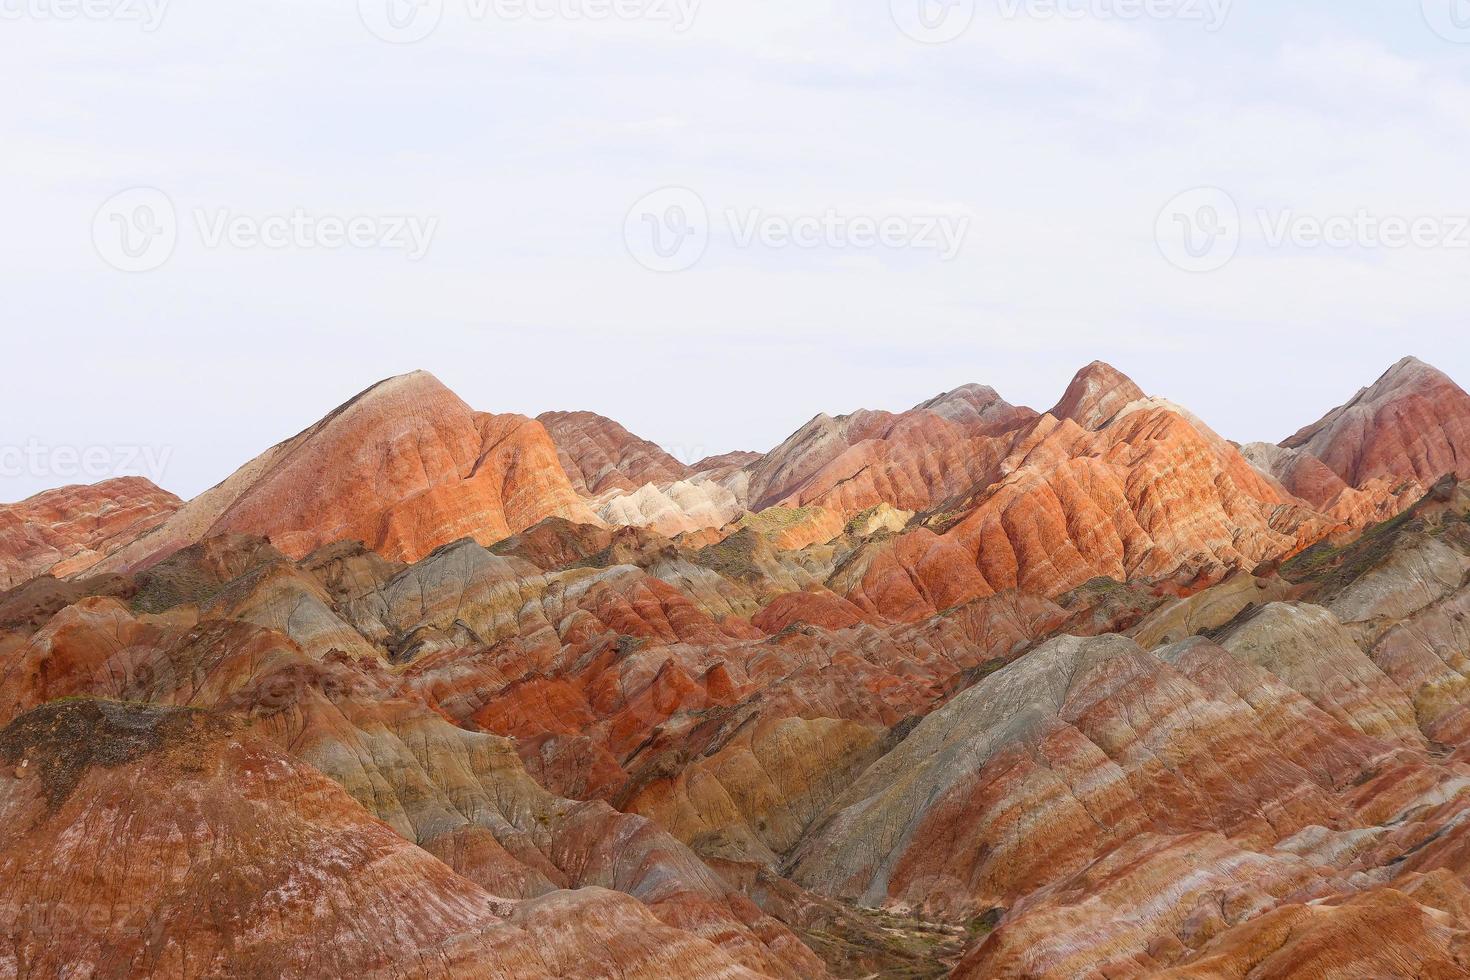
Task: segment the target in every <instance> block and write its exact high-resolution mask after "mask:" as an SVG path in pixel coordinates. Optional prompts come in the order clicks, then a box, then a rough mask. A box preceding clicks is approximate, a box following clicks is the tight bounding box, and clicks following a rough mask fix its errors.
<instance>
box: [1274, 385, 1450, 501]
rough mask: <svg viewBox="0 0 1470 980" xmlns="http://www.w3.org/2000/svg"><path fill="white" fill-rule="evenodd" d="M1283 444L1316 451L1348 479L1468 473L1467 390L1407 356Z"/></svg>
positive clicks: (1429, 479) (1423, 478) (1356, 483)
mask: <svg viewBox="0 0 1470 980" xmlns="http://www.w3.org/2000/svg"><path fill="white" fill-rule="evenodd" d="M1281 445H1282V447H1283V448H1285V449H1299V450H1302V451H1304V452H1307V453H1310V454H1311V455H1312V456H1315V457H1316V458H1317V459H1319V460H1321V461H1322V462H1323V463H1324V464H1325V465H1326V466H1327V468H1328V469H1330V470H1332V472H1334V473H1336V474H1337V475H1338V476H1339V477H1340V478H1341V479H1342V480H1343V482H1345V483H1346V484H1347V485H1348V486H1352V487H1362V486H1364V485H1366V484H1367V483H1369V482H1370V481H1372V480H1374V479H1377V478H1379V477H1389V478H1391V479H1416V480H1418V481H1419V482H1420V483H1421V484H1423V485H1424V486H1429V485H1430V484H1432V483H1433V482H1434V481H1435V480H1438V479H1439V478H1440V477H1442V476H1444V475H1445V474H1447V473H1461V474H1465V475H1470V395H1467V394H1466V393H1465V392H1464V390H1463V389H1461V388H1460V386H1459V385H1457V384H1455V383H1454V382H1453V381H1451V380H1450V379H1449V377H1447V376H1446V375H1445V374H1443V373H1442V372H1440V371H1437V370H1435V369H1434V368H1432V367H1430V366H1429V365H1428V364H1425V363H1424V362H1423V361H1421V360H1419V359H1418V358H1414V357H1406V358H1404V359H1403V360H1402V361H1399V362H1398V363H1397V364H1395V365H1394V366H1393V367H1391V368H1389V369H1388V371H1387V372H1386V373H1385V374H1384V375H1383V377H1381V378H1379V379H1378V380H1377V381H1376V382H1374V383H1373V385H1372V386H1370V387H1368V388H1364V389H1363V390H1361V391H1359V392H1358V393H1357V395H1356V396H1354V397H1353V399H1352V401H1350V402H1348V403H1347V404H1346V405H1343V406H1342V407H1340V408H1335V409H1333V410H1332V411H1331V412H1328V413H1327V414H1326V415H1325V416H1323V417H1322V418H1321V419H1320V420H1319V421H1317V422H1316V423H1314V424H1312V425H1309V426H1307V427H1306V428H1304V429H1302V430H1301V431H1300V432H1298V433H1297V434H1296V435H1294V436H1292V437H1291V438H1289V439H1286V440H1284V441H1283V442H1282V443H1281Z"/></svg>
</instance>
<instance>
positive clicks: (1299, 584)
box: [0, 358, 1470, 980]
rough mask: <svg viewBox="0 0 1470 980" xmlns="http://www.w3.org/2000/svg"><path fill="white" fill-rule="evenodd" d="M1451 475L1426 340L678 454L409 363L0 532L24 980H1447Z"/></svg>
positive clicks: (6, 844) (1467, 495) (1465, 609)
mask: <svg viewBox="0 0 1470 980" xmlns="http://www.w3.org/2000/svg"><path fill="white" fill-rule="evenodd" d="M1346 393H1347V392H1346V391H1345V392H1344V394H1346ZM1299 421H1300V420H1287V421H1286V422H1285V423H1284V424H1283V430H1286V429H1288V428H1290V427H1291V426H1292V425H1294V424H1297V422H1299ZM1462 478H1463V479H1467V480H1470V395H1467V394H1466V393H1465V391H1463V390H1462V389H1461V388H1460V387H1459V386H1458V385H1456V384H1455V382H1454V381H1452V380H1451V379H1450V378H1449V377H1448V376H1446V375H1445V374H1443V373H1442V372H1440V371H1438V370H1436V369H1434V368H1433V367H1431V366H1429V365H1428V364H1426V363H1424V362H1422V361H1419V360H1417V359H1415V358H1405V359H1404V360H1402V361H1400V362H1398V363H1397V364H1394V365H1393V366H1392V367H1390V368H1389V369H1388V370H1387V372H1386V373H1384V374H1383V376H1382V377H1380V378H1379V379H1378V380H1377V381H1375V382H1374V383H1373V384H1371V385H1369V386H1368V387H1366V388H1363V389H1361V390H1360V391H1358V392H1357V394H1355V395H1353V396H1352V397H1350V398H1349V399H1348V400H1347V401H1345V402H1344V404H1343V405H1342V406H1341V407H1339V408H1335V409H1333V410H1332V411H1330V412H1328V413H1327V414H1326V415H1325V416H1323V418H1321V419H1320V420H1318V421H1316V422H1315V423H1312V424H1310V425H1307V426H1305V427H1303V428H1301V429H1300V430H1299V431H1297V432H1296V433H1295V434H1294V435H1291V436H1289V437H1287V438H1285V439H1283V440H1282V441H1281V442H1280V443H1275V444H1272V443H1252V444H1247V445H1239V444H1236V443H1232V442H1230V441H1228V440H1226V439H1224V438H1222V437H1221V436H1219V435H1218V434H1216V433H1215V432H1214V431H1213V430H1211V429H1210V427H1209V426H1208V425H1207V424H1206V423H1205V422H1204V421H1202V420H1201V419H1199V418H1198V417H1196V416H1195V415H1193V414H1192V413H1191V412H1190V411H1188V409H1186V408H1184V407H1181V406H1179V405H1176V404H1173V403H1171V402H1169V401H1166V400H1164V399H1161V398H1157V397H1152V396H1150V395H1148V394H1147V393H1146V392H1144V391H1142V390H1141V389H1140V388H1139V387H1138V386H1137V385H1135V384H1134V383H1133V382H1132V381H1131V380H1130V379H1129V378H1128V377H1126V376H1125V375H1124V374H1123V373H1121V372H1120V371H1118V370H1117V369H1115V368H1113V367H1111V366H1109V365H1107V364H1103V363H1100V362H1094V363H1092V364H1089V365H1087V366H1086V367H1084V368H1082V369H1081V370H1080V371H1078V372H1077V374H1076V376H1075V377H1074V378H1073V380H1072V382H1071V383H1070V384H1069V385H1068V386H1067V388H1066V390H1065V391H1064V392H1062V393H1061V395H1060V397H1059V400H1058V401H1057V402H1056V404H1055V405H1053V406H1052V407H1050V408H1049V409H1047V410H1045V411H1036V410H1033V409H1031V408H1026V407H1023V406H1016V405H1012V404H1010V403H1008V402H1007V401H1006V400H1005V399H1004V398H1003V397H1002V396H1001V395H1000V394H998V393H997V392H996V391H995V390H993V389H991V388H989V387H985V386H982V385H978V384H975V385H967V386H965V387H962V388H958V389H956V390H954V391H950V392H946V393H944V394H940V395H937V396H936V397H934V398H932V399H929V400H927V401H925V402H923V403H922V404H920V405H917V406H915V407H913V408H911V409H909V410H907V411H903V412H897V413H895V412H886V411H867V410H863V411H857V412H854V413H851V414H848V415H842V416H837V417H832V416H828V415H819V416H817V417H816V418H813V419H811V420H810V421H808V422H807V423H805V424H804V425H801V426H800V427H798V428H796V430H795V431H794V432H793V433H792V434H791V436H790V437H788V438H787V439H786V440H785V441H783V442H782V443H781V444H780V445H778V446H776V447H775V448H773V449H771V450H770V451H768V452H763V453H761V452H740V453H730V454H726V455H724V456H720V457H713V458H710V459H705V460H701V461H699V462H696V463H692V464H686V463H684V462H681V461H679V460H677V459H675V458H674V457H673V456H671V455H670V454H669V453H667V452H665V451H664V450H663V449H661V448H660V447H659V446H657V445H655V444H654V443H652V442H649V441H647V440H645V439H642V438H639V437H638V436H637V435H635V434H633V433H631V432H629V431H628V430H627V429H625V428H624V427H623V426H621V425H619V424H618V423H617V422H615V421H613V420H611V419H608V418H604V417H602V416H600V415H597V414H595V413H592V412H588V411H575V412H552V413H547V414H544V415H542V416H540V417H539V418H535V419H532V418H529V417H525V416H520V415H513V414H499V415H497V414H487V413H485V412H481V411H477V410H475V409H474V408H471V407H470V406H468V405H466V404H465V403H464V402H463V401H462V400H461V399H460V398H459V397H458V396H456V395H455V394H454V393H453V392H451V391H450V390H448V389H447V388H446V387H445V386H444V385H442V384H441V383H440V382H439V381H438V380H437V379H435V378H434V377H433V376H432V375H429V374H427V373H424V372H415V373H412V374H407V375H403V376H400V377H396V378H392V379H389V380H386V381H382V382H379V383H378V384H376V385H373V386H372V387H370V388H368V389H366V390H365V391H363V392H362V393H361V394H359V395H358V396H356V397H355V398H353V399H352V400H350V401H349V402H347V403H346V404H344V405H342V406H341V407H339V408H338V409H336V410H335V411H333V412H332V413H330V414H329V415H327V416H326V417H325V418H323V419H321V420H320V421H318V422H316V423H315V424H313V425H311V426H310V427H309V428H307V429H305V430H303V431H302V432H301V433H299V434H298V435H296V436H294V437H292V438H290V439H287V440H286V441H284V442H281V443H279V444H278V445H276V446H273V447H271V448H269V449H267V450H266V451H265V452H263V453H262V454H261V455H259V456H257V457H256V458H255V459H253V460H250V461H248V462H246V463H244V465H242V466H241V467H240V468H239V469H238V470H236V471H235V472H234V473H233V474H232V475H230V476H229V477H228V478H226V479H225V480H224V481H223V482H221V483H220V484H219V485H217V486H215V487H213V488H212V489H210V490H208V491H206V492H205V493H203V494H201V495H199V496H198V497H196V498H194V499H192V500H188V501H184V500H181V499H179V498H178V497H176V496H174V495H172V494H170V493H168V492H167V491H165V490H163V489H160V488H159V487H156V486H154V485H153V484H151V483H150V482H148V481H147V480H143V479H140V478H135V477H128V478H122V479H116V480H110V481H107V482H104V483H100V484H96V485H93V486H77V487H64V488H59V489H57V490H52V491H48V492H45V493H42V494H39V495H37V496H35V497H32V498H30V499H28V500H25V501H22V502H20V503H17V504H10V505H3V506H0V590H4V591H3V592H0V764H3V767H4V768H3V770H0V821H3V825H4V826H5V827H7V828H9V829H8V831H7V832H6V833H5V834H4V835H0V976H17V977H20V976H38V977H39V976H57V975H76V976H108V977H133V976H191V977H193V976H201V977H205V976H219V977H226V976H230V977H233V976H256V975H260V976H267V975H268V976H302V977H305V976H312V977H316V976H343V975H359V976H365V977H366V976H371V977H378V976H381V977H420V976H422V977H449V976H456V977H457V976H463V977H507V978H536V977H568V978H570V977H578V978H580V977H589V978H590V977H630V978H631V977H647V978H664V977H667V978H676V977H677V978H686V977H741V978H751V977H777V978H793V980H796V978H803V980H804V978H822V977H854V978H856V977H870V976H881V977H908V978H920V977H940V976H955V977H959V978H989V977H1057V978H1071V977H1110V978H1116V977H1134V976H1167V977H1199V978H1203V977H1212V978H1213V977H1232V978H1245V977H1267V976H1270V977H1276V976H1303V977H1400V976H1402V977H1451V976H1467V975H1470V484H1462V483H1461V482H1460V480H1461V479H1462Z"/></svg>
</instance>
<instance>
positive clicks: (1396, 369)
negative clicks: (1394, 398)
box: [1363, 357, 1454, 400]
mask: <svg viewBox="0 0 1470 980" xmlns="http://www.w3.org/2000/svg"><path fill="white" fill-rule="evenodd" d="M1453 384H1454V382H1453V381H1451V380H1450V377H1449V375H1447V374H1445V373H1444V372H1443V371H1441V370H1439V368H1437V367H1435V366H1434V365H1432V364H1426V363H1425V362H1424V361H1421V360H1419V358H1417V357H1405V358H1404V359H1402V360H1401V361H1399V362H1398V363H1396V364H1394V366H1393V367H1391V368H1389V369H1388V370H1387V371H1385V372H1383V376H1382V377H1380V378H1379V379H1378V380H1377V381H1375V382H1373V384H1372V385H1370V386H1369V387H1367V388H1365V389H1363V394H1364V395H1368V396H1372V395H1374V394H1375V393H1377V394H1384V393H1388V392H1398V391H1403V390H1417V389H1420V388H1438V387H1441V386H1443V385H1453ZM1369 400H1374V399H1372V398H1371V397H1370V399H1369Z"/></svg>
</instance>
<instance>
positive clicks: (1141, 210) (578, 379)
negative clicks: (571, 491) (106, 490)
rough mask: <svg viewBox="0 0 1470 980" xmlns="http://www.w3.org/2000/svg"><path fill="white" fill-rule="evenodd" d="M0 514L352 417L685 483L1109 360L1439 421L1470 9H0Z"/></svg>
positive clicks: (337, 3) (178, 489)
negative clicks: (502, 425)
mask: <svg viewBox="0 0 1470 980" xmlns="http://www.w3.org/2000/svg"><path fill="white" fill-rule="evenodd" d="M0 83H3V90H4V91H5V92H6V98H5V99H3V100H0V146H3V150H0V202H3V205H4V214H5V218H6V221H5V222H4V230H3V233H0V268H3V270H4V272H3V273H0V275H3V277H4V278H3V290H0V296H3V300H0V303H3V306H0V330H3V331H4V335H5V351H6V355H7V358H6V359H7V362H8V364H9V370H8V371H7V372H6V378H5V383H4V385H3V386H0V419H3V420H4V427H3V430H0V500H4V501H11V500H17V499H20V498H23V497H26V496H28V495H30V494H33V493H35V492H38V491H40V490H42V489H46V488H48V487H51V486H56V485H60V484H66V483H77V482H93V481H94V480H96V479H101V478H104V477H109V476H114V475H121V474H123V473H134V472H136V473H142V474H143V475H146V476H149V477H150V478H152V479H154V480H155V482H157V483H159V484H160V485H162V486H164V487H166V488H167V489H170V490H172V491H174V492H175V493H178V494H180V495H181V496H185V497H189V496H193V495H194V494H197V493H199V492H200V491H202V490H204V489H206V488H207V487H209V486H211V485H213V484H214V483H216V482H218V481H219V480H221V479H223V478H224V477H226V476H228V475H229V473H230V472H232V471H233V470H234V469H235V468H236V467H237V466H239V465H241V464H242V463H244V462H245V461H247V460H248V459H250V458H252V457H253V456H255V455H256V454H258V453H259V452H260V451H262V450H263V449H265V448H266V447H268V446H270V445H272V444H273V443H275V442H278V441H280V440H281V439H284V438H287V437H289V436H291V435H293V434H295V433H296V432H298V431H300V430H301V429H303V428H305V427H306V426H307V425H309V424H311V423H312V422H313V421H315V420H316V419H318V418H320V417H321V416H322V415H324V414H325V413H326V412H328V411H330V410H331V409H332V408H333V407H334V406H336V405H338V404H340V403H341V402H343V401H345V400H346V399H348V398H350V397H351V396H352V395H353V394H355V393H356V392H357V391H359V390H361V389H363V388H365V387H367V386H368V385H370V384H372V383H373V382H374V381H376V380H378V379H380V378H384V377H388V376H391V375H395V374H401V373H405V372H407V371H411V370H415V369H425V370H428V371H431V372H433V373H434V374H435V375H437V376H438V377H439V378H440V379H441V380H442V381H444V383H445V384H447V385H448V386H449V387H451V388H452V389H454V390H455V391H456V392H458V393H459V395H460V396H461V397H462V398H464V399H465V401H467V402H468V403H470V404H471V405H473V406H474V407H475V408H477V409H480V410H483V411H489V412H521V413H525V414H529V415H536V414H539V413H541V412H543V411H548V410H552V409H568V410H570V409H590V410H593V411H597V412H600V413H602V414H604V415H607V416H609V417H612V418H615V419H617V420H618V421H620V422H622V423H623V424H624V425H625V426H627V427H628V428H629V429H631V430H632V431H634V432H636V433H638V434H639V435H641V436H644V437H645V438H649V439H652V440H654V441H655V442H658V443H660V444H661V445H663V446H665V447H666V448H667V449H669V450H670V451H671V452H673V453H674V454H675V455H676V456H678V457H680V458H682V459H686V460H691V461H692V460H694V459H698V458H700V457H702V456H705V455H709V454H714V453H720V452H725V451H729V450H733V449H755V450H764V449H768V448H770V447H771V446H773V445H775V444H777V443H779V442H780V441H781V440H782V439H783V438H785V437H786V436H787V435H788V434H789V433H790V432H792V431H793V430H795V429H796V428H798V427H799V426H800V425H801V424H802V423H803V422H805V421H806V420H807V419H809V418H811V417H812V416H814V415H816V414H818V413H820V412H827V413H829V414H839V413H842V412H846V411H851V410H853V409H856V408H860V407H862V408H886V409H893V410H898V409H903V408H907V407H909V406H912V405H914V404H916V403H918V402H920V401H923V400H925V399H927V398H929V397H931V396H933V395H935V394H937V393H939V392H941V391H945V390H949V389H952V388H954V387H957V386H959V385H961V384H965V383H969V382H979V383H983V384H989V385H991V386H993V387H995V388H996V389H997V390H998V391H1000V392H1001V394H1002V395H1004V396H1005V397H1006V398H1007V399H1008V400H1010V401H1012V402H1015V403H1018V404H1028V405H1031V406H1032V407H1035V408H1038V409H1045V408H1047V407H1049V406H1050V405H1051V404H1053V403H1054V402H1055V401H1056V400H1057V398H1058V397H1059V395H1060V394H1061V391H1062V390H1063V388H1064V387H1065V386H1066V384H1067V382H1068V380H1069V379H1070V378H1071V376H1072V374H1073V373H1074V372H1075V371H1076V370H1077V369H1078V368H1079V367H1080V366H1082V365H1083V364H1085V363H1087V362H1089V361H1091V360H1093V359H1102V360H1106V361H1108V362H1110V363H1112V364H1114V365H1115V366H1117V367H1118V368H1119V369H1121V370H1123V371H1124V372H1125V373H1127V374H1129V375H1130V376H1131V377H1133V379H1134V380H1135V381H1137V382H1138V383H1139V385H1140V386H1142V387H1143V388H1144V389H1145V390H1146V391H1148V392H1149V393H1151V394H1156V395H1160V396H1163V397H1166V398H1170V399H1172V400H1174V401H1177V402H1180V403H1181V404H1184V405H1187V406H1188V407H1189V408H1190V409H1191V410H1193V411H1194V412H1195V413H1196V414H1198V415H1199V416H1200V417H1201V418H1203V419H1204V420H1206V421H1207V422H1209V423H1210V424H1211V425H1212V426H1213V427H1214V428H1215V429H1216V430H1217V431H1218V432H1220V433H1221V434H1222V435H1224V436H1226V437H1227V438H1231V439H1235V440H1238V441H1242V442H1244V441H1253V440H1259V439H1269V440H1272V441H1275V440H1279V439H1281V438H1283V437H1285V436H1287V435H1289V434H1290V433H1292V432H1293V431H1295V430H1296V429H1297V428H1299V427H1301V426H1302V425H1305V424H1307V423H1309V422H1312V421H1314V420H1315V419H1316V418H1318V417H1319V416H1320V415H1321V414H1322V413H1323V412H1324V411H1326V410H1327V409H1328V408H1330V407H1332V406H1334V405H1337V404H1339V403H1341V402H1343V401H1345V400H1346V399H1347V398H1349V397H1350V396H1351V395H1352V394H1353V392H1354V391H1356V390H1357V389H1358V388H1359V387H1361V386H1362V385H1366V384H1369V383H1371V382H1372V381H1373V380H1374V379H1375V378H1376V377H1378V375H1379V374H1381V373H1382V372H1383V371H1384V370H1385V369H1386V368H1387V367H1388V366H1389V365H1390V364H1392V363H1393V362H1394V361H1396V360H1398V359H1399V358H1400V357H1403V356H1404V355H1407V354H1414V355H1417V356H1419V357H1421V358H1423V359H1424V360H1427V361H1429V362H1430V363H1432V364H1435V365H1436V366H1438V367H1440V368H1441V369H1442V370H1444V371H1446V372H1447V373H1448V374H1450V375H1451V376H1452V377H1453V378H1455V379H1456V380H1457V381H1459V382H1460V383H1461V384H1462V385H1463V384H1467V383H1470V345H1467V343H1466V342H1465V336H1466V304H1465V287H1466V284H1467V282H1470V275H1467V274H1470V194H1466V192H1465V186H1466V185H1465V180H1464V173H1465V169H1464V168H1465V161H1466V160H1467V159H1470V0H1423V2H1422V3H1421V2H1420V0H1396V2H1394V3H1383V2H1382V0H1372V2H1370V0H1330V2H1327V0H1296V2H1293V3H1291V4H1289V5H1288V4H1281V3H1279V2H1273V0H1234V2H1229V0H891V2H889V0H867V2H863V3H852V2H848V3H838V2H825V0H702V2H701V0H256V2H252V3H249V4H225V3H220V2H204V0H0Z"/></svg>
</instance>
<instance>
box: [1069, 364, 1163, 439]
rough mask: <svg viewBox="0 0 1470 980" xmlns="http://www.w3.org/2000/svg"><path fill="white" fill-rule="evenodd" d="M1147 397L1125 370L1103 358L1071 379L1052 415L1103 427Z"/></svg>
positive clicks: (1084, 425)
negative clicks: (1106, 361)
mask: <svg viewBox="0 0 1470 980" xmlns="http://www.w3.org/2000/svg"><path fill="white" fill-rule="evenodd" d="M1146 397H1148V396H1147V395H1145V394H1144V393H1143V389H1142V388H1140V387H1138V385H1136V384H1134V383H1133V381H1132V379H1130V378H1129V377H1128V376H1127V375H1126V374H1124V373H1123V372H1122V371H1119V370H1118V369H1117V368H1115V367H1113V366H1112V365H1111V364H1107V363H1105V362H1103V361H1093V362H1092V363H1091V364H1089V365H1087V366H1086V367H1084V368H1083V369H1082V370H1080V371H1078V372H1077V374H1076V375H1075V376H1074V377H1073V378H1072V383H1071V384H1069V385H1067V390H1066V392H1065V393H1064V394H1063V395H1062V400H1061V401H1059V402H1057V403H1056V405H1055V406H1054V407H1053V408H1052V410H1051V413H1050V414H1052V415H1054V416H1056V417H1057V418H1059V419H1071V420H1072V421H1073V422H1076V423H1077V424H1078V425H1080V426H1082V427H1083V428H1084V429H1100V428H1102V427H1103V426H1105V425H1107V424H1108V423H1109V422H1110V421H1112V420H1113V418H1114V417H1116V416H1117V414H1118V413H1119V412H1121V411H1122V410H1123V409H1124V408H1125V407H1127V406H1128V405H1130V404H1132V403H1133V402H1136V401H1140V400H1141V399H1143V398H1146Z"/></svg>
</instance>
